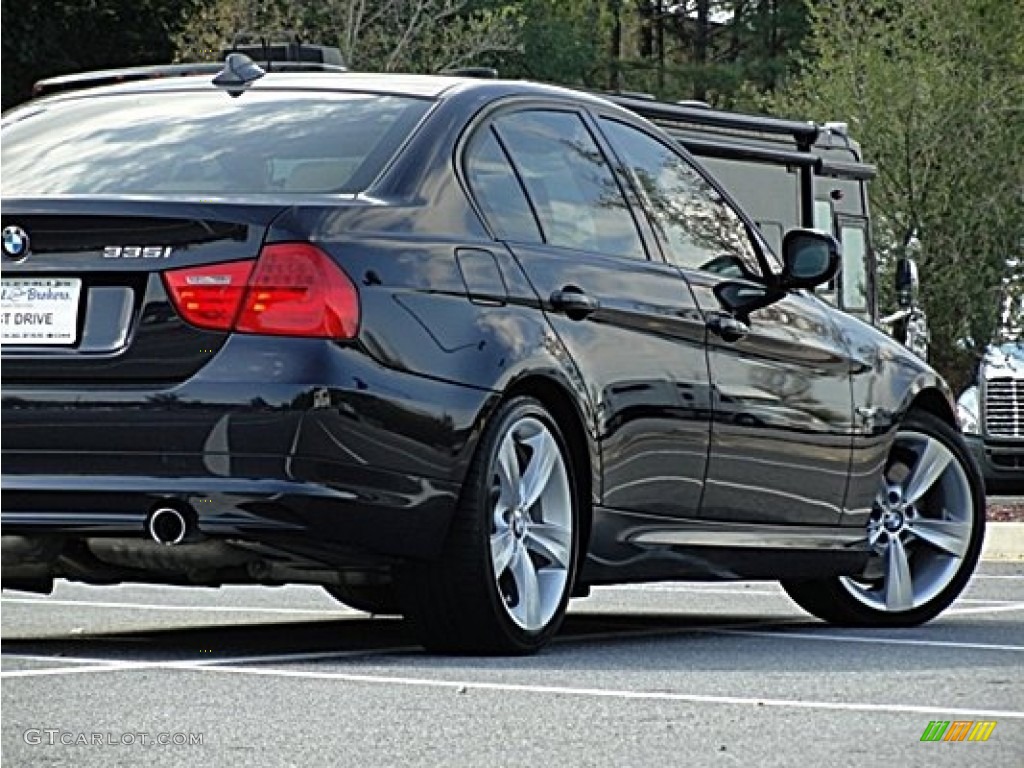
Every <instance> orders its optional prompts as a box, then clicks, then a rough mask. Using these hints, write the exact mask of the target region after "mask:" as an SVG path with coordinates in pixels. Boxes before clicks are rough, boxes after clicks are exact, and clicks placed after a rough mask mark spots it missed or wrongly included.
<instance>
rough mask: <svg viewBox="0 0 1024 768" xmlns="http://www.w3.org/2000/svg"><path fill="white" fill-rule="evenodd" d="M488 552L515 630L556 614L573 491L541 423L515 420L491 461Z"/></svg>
mask: <svg viewBox="0 0 1024 768" xmlns="http://www.w3.org/2000/svg"><path fill="white" fill-rule="evenodd" d="M492 478H493V485H492V490H491V498H492V502H493V512H492V523H491V534H490V549H491V566H492V571H493V575H494V579H495V581H496V583H497V585H498V592H499V595H500V597H501V600H502V602H503V604H504V606H505V610H506V612H507V613H508V615H509V617H510V618H511V619H512V621H514V622H515V623H516V625H518V626H519V627H520V628H522V629H524V630H527V631H531V632H532V631H538V630H541V629H543V628H545V627H546V626H547V625H548V624H549V623H550V622H551V620H552V618H553V617H554V616H555V614H556V613H557V612H558V610H559V608H560V606H561V605H562V602H563V598H564V596H565V590H566V588H567V585H568V582H569V576H570V569H571V567H572V538H573V531H572V526H573V510H572V492H571V488H570V483H569V473H568V470H567V468H566V464H565V458H564V455H563V452H562V449H561V447H560V446H559V444H558V441H557V440H556V439H555V436H554V435H553V434H552V433H551V431H550V430H549V429H548V428H547V427H546V426H545V425H544V423H543V422H541V421H540V420H539V419H536V418H533V417H532V416H528V417H525V418H521V419H518V420H517V421H515V422H513V423H512V424H511V425H510V426H509V427H508V428H507V429H506V431H505V433H504V434H503V435H502V437H501V440H500V441H499V442H498V449H497V454H496V456H495V457H494V461H493V472H492Z"/></svg>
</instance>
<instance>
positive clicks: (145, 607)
mask: <svg viewBox="0 0 1024 768" xmlns="http://www.w3.org/2000/svg"><path fill="white" fill-rule="evenodd" d="M0 602H3V603H22V604H29V605H44V606H45V605H63V606H69V605H70V606H75V607H79V608H118V609H128V610H138V611H196V612H198V613H202V612H210V613H280V614H288V615H298V614H312V615H322V616H338V615H339V614H340V615H345V614H358V613H362V612H361V611H357V610H355V609H353V608H348V607H346V606H344V605H338V607H337V608H333V609H332V608H273V607H267V608H263V607H259V606H242V605H167V604H163V605H161V604H156V603H108V602H98V601H95V600H55V599H52V598H48V597H41V598H40V597H5V598H2V599H0ZM366 615H368V614H366Z"/></svg>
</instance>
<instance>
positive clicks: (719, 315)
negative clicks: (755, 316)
mask: <svg viewBox="0 0 1024 768" xmlns="http://www.w3.org/2000/svg"><path fill="white" fill-rule="evenodd" d="M707 326H708V330H709V331H711V332H712V333H714V334H715V335H716V336H719V337H721V339H722V340H723V341H728V342H733V341H739V340H740V339H742V338H743V337H744V336H746V335H747V334H748V333H750V326H749V325H747V324H746V323H744V322H743V321H742V320H737V319H736V318H735V317H733V316H732V315H727V314H725V313H724V312H716V313H715V314H713V315H711V316H710V317H709V318H708V321H707Z"/></svg>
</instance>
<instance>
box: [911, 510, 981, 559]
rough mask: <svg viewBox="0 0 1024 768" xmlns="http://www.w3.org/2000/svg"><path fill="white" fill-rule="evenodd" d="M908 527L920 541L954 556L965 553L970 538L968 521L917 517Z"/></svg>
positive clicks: (960, 555) (961, 555)
mask: <svg viewBox="0 0 1024 768" xmlns="http://www.w3.org/2000/svg"><path fill="white" fill-rule="evenodd" d="M908 528H909V530H910V532H911V533H913V534H914V535H915V536H916V537H917V538H919V539H921V541H925V542H927V543H928V544H931V545H932V546H933V547H935V548H936V549H939V550H941V551H943V552H945V553H947V554H950V555H953V556H955V557H963V556H964V555H965V554H966V553H967V545H968V543H969V542H970V540H971V525H970V523H960V522H955V521H953V520H932V519H929V518H926V517H919V518H917V519H916V520H914V521H913V522H912V523H911V524H910V525H909V526H908Z"/></svg>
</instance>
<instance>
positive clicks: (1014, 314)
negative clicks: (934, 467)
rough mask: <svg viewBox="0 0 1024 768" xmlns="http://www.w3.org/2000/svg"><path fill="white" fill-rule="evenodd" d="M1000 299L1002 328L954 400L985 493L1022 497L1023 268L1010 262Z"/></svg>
mask: <svg viewBox="0 0 1024 768" xmlns="http://www.w3.org/2000/svg"><path fill="white" fill-rule="evenodd" d="M1007 266H1008V267H1010V269H1009V270H1008V273H1009V274H1011V275H1015V277H1012V278H1008V279H1007V280H1006V282H1005V285H1004V291H1003V298H1002V307H1001V309H1002V318H1001V319H1002V325H1001V327H1000V330H999V335H998V336H997V338H996V341H995V343H993V344H990V345H989V346H988V348H987V349H986V351H985V355H984V357H983V358H982V359H981V361H980V363H979V364H978V375H977V377H976V382H975V384H974V385H973V386H971V387H968V388H967V389H966V390H965V391H964V393H963V394H962V395H961V396H960V400H959V403H958V406H959V407H958V410H959V413H960V426H961V429H962V430H963V432H964V436H965V437H966V438H967V444H968V445H969V446H970V447H971V451H972V452H973V453H974V458H975V459H976V460H977V461H978V464H979V465H980V466H981V469H982V474H983V475H984V476H985V487H986V489H987V490H988V492H989V493H1012V494H1024V291H1021V290H1019V286H1014V285H1013V282H1014V281H1017V282H1018V283H1022V282H1024V269H1022V267H1024V265H1022V264H1021V262H1020V260H1019V259H1014V260H1012V261H1011V262H1010V263H1008V265H1007Z"/></svg>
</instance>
